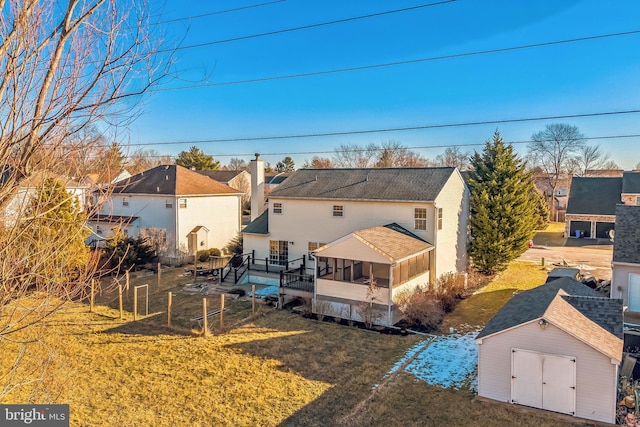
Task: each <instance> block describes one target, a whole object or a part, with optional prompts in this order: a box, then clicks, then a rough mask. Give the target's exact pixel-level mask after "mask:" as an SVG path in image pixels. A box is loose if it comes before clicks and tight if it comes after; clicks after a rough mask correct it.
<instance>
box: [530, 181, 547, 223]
mask: <svg viewBox="0 0 640 427" xmlns="http://www.w3.org/2000/svg"><path fill="white" fill-rule="evenodd" d="M531 197H532V198H533V201H534V204H535V208H534V212H535V229H536V230H543V229H545V228H546V227H547V225H548V224H549V215H550V211H549V205H548V204H547V198H546V196H545V195H544V193H542V192H541V191H540V190H538V189H537V188H535V186H534V188H533V189H532V195H531Z"/></svg>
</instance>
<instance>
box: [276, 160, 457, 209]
mask: <svg viewBox="0 0 640 427" xmlns="http://www.w3.org/2000/svg"><path fill="white" fill-rule="evenodd" d="M454 171H455V168H452V167H441V168H366V169H299V170H297V171H296V172H294V173H293V174H291V175H290V176H289V177H288V178H287V179H286V180H285V181H284V182H283V183H282V184H280V185H279V186H278V187H277V188H276V189H275V190H273V192H271V194H270V195H269V197H270V198H271V199H274V198H295V199H329V200H385V201H434V200H435V199H436V197H437V196H438V194H440V191H441V190H442V188H443V187H444V185H445V183H446V182H447V180H448V179H449V178H450V177H451V175H452V174H453V173H454Z"/></svg>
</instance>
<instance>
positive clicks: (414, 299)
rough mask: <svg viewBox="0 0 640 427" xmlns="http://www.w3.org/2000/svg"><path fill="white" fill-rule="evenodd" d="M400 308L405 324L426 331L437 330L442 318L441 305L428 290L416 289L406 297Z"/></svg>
mask: <svg viewBox="0 0 640 427" xmlns="http://www.w3.org/2000/svg"><path fill="white" fill-rule="evenodd" d="M401 307H402V312H403V313H404V317H405V320H406V321H407V322H409V323H410V324H412V325H415V326H417V327H420V328H424V329H425V330H426V331H435V330H436V329H438V326H439V325H440V323H441V322H442V319H443V317H444V310H443V308H442V304H441V303H440V301H438V300H437V298H436V297H435V296H434V295H433V292H432V291H430V290H428V289H418V290H417V291H415V292H414V293H412V294H411V295H409V296H408V297H406V299H405V300H404V302H403V303H402V305H401Z"/></svg>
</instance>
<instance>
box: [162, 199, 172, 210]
mask: <svg viewBox="0 0 640 427" xmlns="http://www.w3.org/2000/svg"><path fill="white" fill-rule="evenodd" d="M164 207H165V208H172V207H173V200H171V199H167V200H165V201H164Z"/></svg>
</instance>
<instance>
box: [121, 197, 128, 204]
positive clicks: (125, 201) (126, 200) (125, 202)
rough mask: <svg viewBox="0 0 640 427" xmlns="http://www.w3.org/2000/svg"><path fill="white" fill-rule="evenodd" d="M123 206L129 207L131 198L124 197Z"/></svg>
mask: <svg viewBox="0 0 640 427" xmlns="http://www.w3.org/2000/svg"><path fill="white" fill-rule="evenodd" d="M122 206H129V198H128V197H123V198H122Z"/></svg>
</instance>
